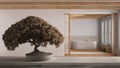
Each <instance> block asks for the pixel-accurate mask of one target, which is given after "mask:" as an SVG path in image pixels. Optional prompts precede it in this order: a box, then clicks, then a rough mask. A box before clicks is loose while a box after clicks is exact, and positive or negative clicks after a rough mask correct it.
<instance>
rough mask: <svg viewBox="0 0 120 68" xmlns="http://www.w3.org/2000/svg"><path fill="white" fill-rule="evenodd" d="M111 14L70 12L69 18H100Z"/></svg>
mask: <svg viewBox="0 0 120 68" xmlns="http://www.w3.org/2000/svg"><path fill="white" fill-rule="evenodd" d="M110 15H111V14H71V15H70V18H71V19H83V18H97V19H99V18H102V17H105V16H110Z"/></svg>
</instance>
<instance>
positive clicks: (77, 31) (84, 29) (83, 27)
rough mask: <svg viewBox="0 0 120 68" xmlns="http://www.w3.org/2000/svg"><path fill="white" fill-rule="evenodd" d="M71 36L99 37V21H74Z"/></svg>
mask: <svg viewBox="0 0 120 68" xmlns="http://www.w3.org/2000/svg"><path fill="white" fill-rule="evenodd" d="M70 24H71V35H72V36H97V35H98V21H97V19H72V20H71V21H70Z"/></svg>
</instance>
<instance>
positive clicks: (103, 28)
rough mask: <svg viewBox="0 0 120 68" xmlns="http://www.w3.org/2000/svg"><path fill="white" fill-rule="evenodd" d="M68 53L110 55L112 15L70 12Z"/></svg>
mask: <svg viewBox="0 0 120 68" xmlns="http://www.w3.org/2000/svg"><path fill="white" fill-rule="evenodd" d="M70 54H71V55H76V56H112V15H111V14H70Z"/></svg>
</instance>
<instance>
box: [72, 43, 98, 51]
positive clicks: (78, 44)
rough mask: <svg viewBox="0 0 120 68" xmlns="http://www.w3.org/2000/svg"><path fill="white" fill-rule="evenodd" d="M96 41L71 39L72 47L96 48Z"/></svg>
mask: <svg viewBox="0 0 120 68" xmlns="http://www.w3.org/2000/svg"><path fill="white" fill-rule="evenodd" d="M96 43H97V42H96V41H72V43H71V48H72V49H96V48H97V45H96Z"/></svg>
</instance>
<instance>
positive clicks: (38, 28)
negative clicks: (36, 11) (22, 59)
mask: <svg viewBox="0 0 120 68" xmlns="http://www.w3.org/2000/svg"><path fill="white" fill-rule="evenodd" d="M63 39H64V38H63V35H62V34H61V33H60V32H59V31H58V29H57V28H56V27H53V26H52V25H50V24H48V23H47V22H46V21H44V20H43V19H41V18H38V17H35V16H28V17H27V18H25V19H22V20H21V21H18V22H16V23H15V24H12V26H11V27H9V28H8V29H7V30H6V31H5V33H4V34H3V40H4V43H5V46H6V47H7V49H8V50H15V48H16V47H18V46H19V44H23V43H26V42H29V43H31V45H33V46H34V51H33V52H39V50H38V47H40V46H42V47H46V46H47V45H48V44H50V45H55V46H56V47H59V46H60V44H61V43H62V42H63Z"/></svg>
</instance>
